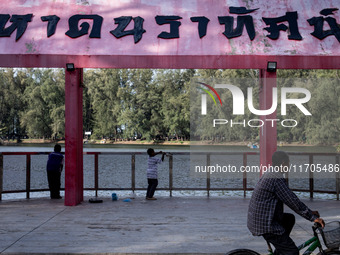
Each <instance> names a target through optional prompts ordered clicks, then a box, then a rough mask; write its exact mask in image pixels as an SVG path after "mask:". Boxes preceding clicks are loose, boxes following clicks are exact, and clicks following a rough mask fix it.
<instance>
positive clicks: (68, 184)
mask: <svg viewBox="0 0 340 255" xmlns="http://www.w3.org/2000/svg"><path fill="white" fill-rule="evenodd" d="M82 84H83V69H79V68H76V69H75V70H74V71H66V72H65V205H68V206H74V205H77V204H79V203H81V202H82V201H83V87H82Z"/></svg>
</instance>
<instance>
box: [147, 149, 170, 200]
mask: <svg viewBox="0 0 340 255" xmlns="http://www.w3.org/2000/svg"><path fill="white" fill-rule="evenodd" d="M147 153H148V155H149V158H148V169H147V171H146V172H147V174H146V175H147V178H148V189H147V192H146V200H157V198H155V197H154V196H153V195H154V194H155V191H156V188H157V186H158V167H157V164H160V163H161V162H162V161H164V156H165V154H166V153H165V152H162V151H160V152H157V153H156V152H155V151H154V149H151V148H150V149H148V150H147ZM158 154H162V158H156V157H155V156H156V155H158Z"/></svg>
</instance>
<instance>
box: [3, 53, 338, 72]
mask: <svg viewBox="0 0 340 255" xmlns="http://www.w3.org/2000/svg"><path fill="white" fill-rule="evenodd" d="M268 61H276V62H277V68H278V69H338V68H339V66H340V56H297V55H294V56H287V55H285V56H283V55H275V56H264V55H222V56H220V55H202V56H200V55H172V56H170V55H133V56H131V55H127V56H123V55H113V56H110V55H96V56H91V55H44V54H42V55H34V54H31V55H19V54H18V55H14V54H2V55H1V59H0V67H46V68H65V64H66V63H74V64H75V67H76V68H161V69H162V68H165V69H215V68H221V69H263V68H266V66H267V62H268Z"/></svg>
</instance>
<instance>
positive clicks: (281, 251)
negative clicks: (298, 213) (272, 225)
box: [263, 213, 299, 255]
mask: <svg viewBox="0 0 340 255" xmlns="http://www.w3.org/2000/svg"><path fill="white" fill-rule="evenodd" d="M294 224H295V216H294V215H293V214H290V213H284V214H283V218H282V220H281V221H280V225H281V226H283V227H284V229H285V232H284V233H283V234H282V235H274V234H264V235H263V237H264V239H266V241H268V242H269V243H271V244H273V245H274V247H275V252H274V254H275V255H299V249H298V248H297V247H296V245H295V243H294V241H293V240H292V239H291V238H290V237H289V235H290V232H291V231H292V229H293V227H294Z"/></svg>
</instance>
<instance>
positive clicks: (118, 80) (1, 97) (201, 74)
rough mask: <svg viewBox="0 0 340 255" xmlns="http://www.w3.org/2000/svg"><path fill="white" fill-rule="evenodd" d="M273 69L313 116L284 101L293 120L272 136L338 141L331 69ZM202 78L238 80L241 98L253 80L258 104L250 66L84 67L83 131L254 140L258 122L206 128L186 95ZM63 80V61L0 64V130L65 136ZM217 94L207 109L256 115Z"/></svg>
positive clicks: (339, 121) (335, 75) (336, 91)
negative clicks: (303, 96)
mask: <svg viewBox="0 0 340 255" xmlns="http://www.w3.org/2000/svg"><path fill="white" fill-rule="evenodd" d="M277 77H278V80H277V86H278V91H280V88H282V87H303V88H307V89H308V90H309V91H310V92H311V94H312V99H311V100H310V101H309V102H308V103H307V104H305V106H306V108H308V110H310V112H311V113H312V116H305V115H304V114H303V113H302V112H301V111H300V110H299V109H298V108H297V107H290V106H288V108H287V111H288V114H287V116H289V118H294V119H296V120H297V121H298V123H299V125H298V126H296V127H294V128H284V127H282V126H280V125H278V127H277V128H278V140H279V141H286V142H293V141H299V142H310V143H316V144H335V143H339V139H340V138H339V137H340V136H339V133H340V114H339V106H340V86H339V81H340V78H339V72H338V70H278V73H277ZM207 79H208V80H210V81H211V83H215V82H219V81H223V82H228V83H229V82H230V84H235V85H237V86H238V87H239V88H240V89H241V90H242V91H243V93H244V95H245V96H246V98H245V100H247V96H250V95H247V88H248V87H252V88H253V95H252V97H253V101H254V107H255V108H256V109H259V100H258V97H259V78H258V71H257V70H221V69H218V70H215V69H209V70H150V69H149V70H145V69H98V70H97V69H88V70H85V72H84V95H83V109H84V110H83V121H84V123H83V124H84V125H83V127H84V131H92V134H93V135H92V137H96V138H110V139H147V140H152V139H156V140H157V139H170V138H171V139H190V135H192V136H194V137H195V138H198V139H200V140H204V139H206V140H213V141H215V142H223V141H243V140H247V141H256V140H258V139H259V129H258V128H251V127H249V126H247V127H245V128H232V129H231V128H228V129H226V128H225V127H223V126H219V127H217V128H215V129H212V128H211V123H212V120H211V119H203V118H202V117H201V116H200V114H199V109H200V102H198V101H197V102H195V101H193V100H191V99H190V90H191V89H192V86H193V82H192V81H193V80H194V81H195V80H196V81H200V80H207ZM64 86H65V73H64V70H63V69H0V136H1V137H7V138H13V137H16V138H20V137H23V136H28V137H30V138H52V139H55V138H62V137H64V126H65V117H64V116H65V89H64ZM194 93H200V91H199V90H197V89H196V92H194ZM289 96H290V97H294V96H296V95H289ZM221 97H222V101H223V102H224V104H223V107H220V108H217V107H212V106H211V105H209V104H213V102H211V101H209V100H208V107H209V109H210V110H211V111H214V116H223V118H228V119H234V121H242V119H247V120H249V119H254V118H258V116H254V114H253V113H251V112H250V111H249V110H248V107H247V104H245V106H246V107H245V115H244V116H233V115H232V104H231V103H228V102H232V100H233V99H232V95H231V94H230V93H229V94H228V93H224V94H222V95H221ZM278 97H279V98H280V95H278ZM190 108H191V109H190ZM279 112H280V105H279V106H278V113H279ZM197 123H199V125H197ZM190 125H191V128H190ZM190 131H192V133H191V134H190Z"/></svg>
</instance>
